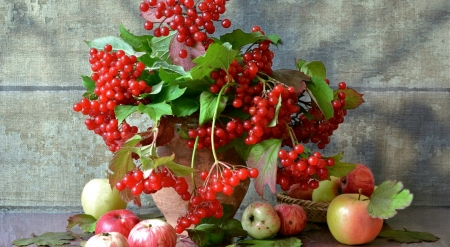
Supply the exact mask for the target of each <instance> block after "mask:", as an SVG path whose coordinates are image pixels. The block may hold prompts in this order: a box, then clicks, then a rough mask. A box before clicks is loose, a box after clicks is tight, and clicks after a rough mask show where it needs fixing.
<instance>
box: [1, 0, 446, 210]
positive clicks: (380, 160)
mask: <svg viewBox="0 0 450 247" xmlns="http://www.w3.org/2000/svg"><path fill="white" fill-rule="evenodd" d="M139 3H140V1H139V0H110V1H107V2H105V1H98V0H92V1H56V0H18V1H13V0H3V1H1V2H0V167H1V174H2V177H1V179H0V198H1V199H0V208H1V209H5V210H49V209H50V210H62V211H67V210H79V208H80V193H81V190H82V187H83V186H84V184H85V183H86V182H87V181H89V180H90V179H92V178H94V177H102V176H103V175H104V171H105V169H106V167H107V162H108V160H109V158H110V157H111V153H110V152H109V151H108V150H107V149H106V148H105V146H104V145H103V143H102V141H101V140H100V138H99V137H97V136H94V135H93V134H92V133H91V132H88V131H87V130H86V129H85V127H84V124H83V118H82V116H81V115H80V114H75V113H74V112H72V110H71V107H72V104H73V103H75V102H76V101H77V100H79V99H80V97H81V95H82V93H83V89H82V87H81V79H80V75H82V74H88V73H89V65H88V63H87V58H88V48H87V46H86V45H85V43H84V42H83V40H92V39H94V38H97V37H102V36H108V35H117V34H118V27H119V25H120V24H121V23H123V24H124V26H125V27H127V28H129V29H130V30H131V31H132V32H134V33H138V34H144V33H145V32H144V30H143V28H142V25H143V20H142V19H141V18H140V16H139V13H138V11H137V10H138V6H139ZM227 7H228V12H227V13H228V14H227V17H228V18H230V19H232V20H233V25H232V27H233V28H241V29H244V30H250V29H251V27H252V26H253V25H260V26H261V27H262V28H263V30H264V31H265V32H266V33H276V34H278V35H280V37H281V38H282V40H283V42H284V44H283V45H282V46H280V47H279V48H278V49H276V50H275V56H276V57H275V61H274V67H275V68H294V64H293V61H294V59H295V58H301V59H306V60H321V61H323V62H324V63H325V65H326V66H327V68H328V77H329V79H330V80H331V82H332V84H333V85H334V86H336V85H337V83H338V82H339V81H346V82H347V83H348V85H350V86H352V87H354V88H356V89H357V90H359V91H360V92H361V93H363V94H364V99H365V101H366V103H364V104H363V105H362V106H361V107H360V108H359V109H357V110H355V111H352V112H350V113H349V115H348V117H347V118H346V121H345V123H344V124H343V125H342V127H341V128H340V129H339V130H338V131H336V133H335V135H334V137H333V138H332V144H331V145H330V146H329V147H327V148H326V149H325V150H324V152H325V153H326V154H330V155H331V154H334V153H336V152H339V151H344V152H345V160H346V161H349V162H361V163H364V164H366V165H368V166H370V167H371V168H372V169H373V171H374V173H375V177H376V180H377V181H378V182H381V181H383V180H386V179H397V180H400V181H403V182H404V184H405V186H406V187H407V188H409V189H410V190H411V191H412V192H413V193H414V194H415V200H414V202H413V204H414V205H416V206H428V205H437V206H449V205H450V186H448V178H449V177H450V164H449V163H450V162H449V160H450V129H449V127H450V124H449V123H450V107H449V106H450V86H449V76H448V74H449V73H448V72H449V69H448V68H449V65H450V50H449V47H450V46H449V42H450V32H449V30H450V29H449V27H450V3H449V2H448V1H447V0H430V1H425V2H424V1H415V0H412V1H406V0H400V1H389V0H376V1H363V2H361V1H353V0H340V1H334V0H327V1H314V0H302V1H297V0H271V1H256V0H249V1H247V0H245V1H244V0H232V1H230V2H229V3H228V5H227ZM266 198H268V199H269V200H274V197H273V196H270V195H268V196H267V197H266ZM258 199H259V198H258V196H257V195H256V193H255V191H254V190H253V189H251V190H250V192H249V193H248V196H247V198H246V200H245V202H244V204H243V205H244V206H245V205H246V204H247V203H249V202H251V201H253V200H258ZM144 202H145V205H146V207H147V206H148V207H149V208H152V207H153V203H152V200H151V199H150V198H146V199H145V200H144Z"/></svg>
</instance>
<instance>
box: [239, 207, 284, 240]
mask: <svg viewBox="0 0 450 247" xmlns="http://www.w3.org/2000/svg"><path fill="white" fill-rule="evenodd" d="M241 222H242V228H243V229H244V230H246V231H247V233H248V235H250V237H252V238H255V239H267V238H270V237H272V236H274V235H275V234H276V233H277V232H278V230H279V229H280V225H281V221H280V217H279V216H278V214H277V212H276V211H275V208H274V207H273V206H272V205H271V204H269V203H267V202H253V203H252V204H250V205H248V206H247V208H245V210H244V213H243V214H242V220H241Z"/></svg>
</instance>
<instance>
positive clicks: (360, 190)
mask: <svg viewBox="0 0 450 247" xmlns="http://www.w3.org/2000/svg"><path fill="white" fill-rule="evenodd" d="M358 192H359V195H358V201H360V200H361V193H362V189H361V188H359V190H358Z"/></svg>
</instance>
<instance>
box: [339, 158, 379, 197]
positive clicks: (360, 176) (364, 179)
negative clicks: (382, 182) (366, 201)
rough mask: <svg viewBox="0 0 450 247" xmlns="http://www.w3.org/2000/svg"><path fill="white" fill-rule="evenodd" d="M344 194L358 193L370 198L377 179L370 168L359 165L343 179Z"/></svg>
mask: <svg viewBox="0 0 450 247" xmlns="http://www.w3.org/2000/svg"><path fill="white" fill-rule="evenodd" d="M341 188H342V193H358V191H359V189H362V194H363V195H365V196H367V197H370V196H371V195H372V193H373V190H374V188H375V179H374V176H373V173H372V171H371V170H370V169H369V167H367V166H365V165H363V164H358V165H357V166H356V167H355V169H353V171H351V172H349V173H348V174H347V176H344V177H342V178H341Z"/></svg>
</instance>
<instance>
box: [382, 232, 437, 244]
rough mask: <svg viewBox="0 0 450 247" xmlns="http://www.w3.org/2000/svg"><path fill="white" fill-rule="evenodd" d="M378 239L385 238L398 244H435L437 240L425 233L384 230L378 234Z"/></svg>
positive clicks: (435, 237)
mask: <svg viewBox="0 0 450 247" xmlns="http://www.w3.org/2000/svg"><path fill="white" fill-rule="evenodd" d="M378 237H380V238H387V239H389V240H393V241H396V242H400V243H408V244H409V243H421V242H436V241H438V240H439V238H438V237H437V236H435V235H433V234H431V233H427V232H413V231H407V230H406V229H405V230H386V231H382V232H380V234H378Z"/></svg>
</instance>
